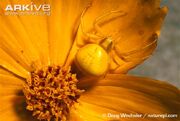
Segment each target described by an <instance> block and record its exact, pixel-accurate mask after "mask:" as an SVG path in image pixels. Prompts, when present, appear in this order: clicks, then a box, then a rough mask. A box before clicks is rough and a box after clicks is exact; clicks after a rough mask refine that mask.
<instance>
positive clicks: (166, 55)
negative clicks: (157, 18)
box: [130, 0, 180, 88]
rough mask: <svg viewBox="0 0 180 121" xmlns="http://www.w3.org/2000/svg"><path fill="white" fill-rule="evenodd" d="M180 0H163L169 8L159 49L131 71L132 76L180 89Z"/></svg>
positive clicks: (163, 4) (163, 3) (162, 4)
mask: <svg viewBox="0 0 180 121" xmlns="http://www.w3.org/2000/svg"><path fill="white" fill-rule="evenodd" d="M179 5H180V0H162V3H161V6H168V8H169V12H168V14H167V16H166V18H165V21H164V24H163V27H162V29H161V35H160V37H159V41H158V47H157V49H156V50H155V52H154V54H153V56H152V57H151V58H149V59H148V60H146V61H145V62H144V63H142V64H141V65H139V66H138V67H136V68H135V69H133V70H131V71H130V74H134V75H139V76H146V77H151V78H155V79H158V80H162V81H166V82H169V83H171V84H173V85H175V86H176V87H179V88H180V6H179Z"/></svg>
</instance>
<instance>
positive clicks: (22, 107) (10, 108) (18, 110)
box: [0, 95, 38, 121]
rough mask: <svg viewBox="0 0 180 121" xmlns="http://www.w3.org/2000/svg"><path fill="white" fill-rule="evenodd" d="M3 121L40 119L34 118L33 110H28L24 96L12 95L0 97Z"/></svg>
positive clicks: (34, 120)
mask: <svg viewBox="0 0 180 121" xmlns="http://www.w3.org/2000/svg"><path fill="white" fill-rule="evenodd" d="M0 103H1V109H0V120H1V121H38V120H37V119H35V118H33V116H32V114H31V112H29V111H27V110H26V104H25V100H24V97H23V96H18V95H12V96H6V97H3V98H2V97H1V98H0Z"/></svg>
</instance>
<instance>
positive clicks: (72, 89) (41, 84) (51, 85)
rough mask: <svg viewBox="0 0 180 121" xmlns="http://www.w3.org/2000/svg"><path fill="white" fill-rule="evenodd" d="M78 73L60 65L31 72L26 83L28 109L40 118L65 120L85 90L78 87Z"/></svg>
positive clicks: (25, 91) (24, 90) (25, 92)
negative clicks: (73, 72)
mask: <svg viewBox="0 0 180 121" xmlns="http://www.w3.org/2000/svg"><path fill="white" fill-rule="evenodd" d="M77 82H78V80H77V79H76V74H72V73H71V72H70V68H69V69H65V68H63V67H60V66H49V67H45V68H43V69H38V70H35V71H32V72H31V77H30V78H29V79H27V83H26V84H25V85H24V89H23V92H24V95H25V97H26V103H27V107H26V109H27V110H30V111H32V112H33V116H35V117H37V119H39V120H48V121H50V120H51V119H54V120H56V121H59V120H61V121H65V120H66V119H67V118H68V116H69V111H70V108H71V107H72V106H73V105H74V104H75V103H76V102H77V99H78V98H79V97H80V94H81V93H82V92H83V90H80V89H78V88H77Z"/></svg>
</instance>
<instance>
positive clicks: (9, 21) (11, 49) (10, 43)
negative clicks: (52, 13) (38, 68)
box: [0, 1, 41, 70]
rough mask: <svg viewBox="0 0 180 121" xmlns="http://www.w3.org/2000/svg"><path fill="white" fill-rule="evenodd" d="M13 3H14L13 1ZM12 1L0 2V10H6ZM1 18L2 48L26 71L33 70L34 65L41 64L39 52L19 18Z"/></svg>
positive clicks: (0, 45)
mask: <svg viewBox="0 0 180 121" xmlns="http://www.w3.org/2000/svg"><path fill="white" fill-rule="evenodd" d="M11 2H12V1H11ZM7 4H10V1H0V8H1V9H3V10H4V9H5V7H6V5H7ZM1 14H2V16H0V28H1V31H0V48H2V49H3V50H4V51H5V52H6V53H7V54H8V55H10V56H11V57H12V58H13V59H14V60H16V61H17V62H19V64H20V65H22V66H23V67H24V68H25V69H27V70H31V66H32V65H33V64H34V63H37V64H39V65H40V64H41V61H40V57H39V55H38V51H37V49H36V47H35V45H33V44H32V41H33V43H34V40H31V38H30V37H29V35H28V33H27V32H26V29H25V27H24V25H23V23H22V22H21V20H20V19H19V17H18V16H9V15H7V16H6V15H4V14H3V13H2V11H1Z"/></svg>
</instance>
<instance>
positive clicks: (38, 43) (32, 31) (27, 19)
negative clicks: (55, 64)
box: [13, 0, 50, 66]
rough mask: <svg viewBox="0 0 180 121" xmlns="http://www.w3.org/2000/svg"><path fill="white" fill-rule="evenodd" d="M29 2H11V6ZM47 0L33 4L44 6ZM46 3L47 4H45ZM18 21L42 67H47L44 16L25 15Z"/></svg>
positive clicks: (29, 0) (23, 0) (26, 0)
mask: <svg viewBox="0 0 180 121" xmlns="http://www.w3.org/2000/svg"><path fill="white" fill-rule="evenodd" d="M31 2H32V1H31V0H22V1H18V0H13V4H17V3H18V4H25V3H27V4H30V3H31ZM45 2H47V0H38V1H33V4H35V5H40V4H45ZM47 3H48V2H47ZM19 20H20V21H21V23H22V24H23V27H24V30H25V31H26V32H27V35H28V37H29V39H30V41H31V43H32V45H33V46H34V47H35V49H36V51H37V53H38V55H39V57H40V60H41V63H42V65H46V66H47V65H49V63H50V59H49V45H48V44H49V43H48V27H47V16H46V15H29V16H28V15H25V16H19Z"/></svg>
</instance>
